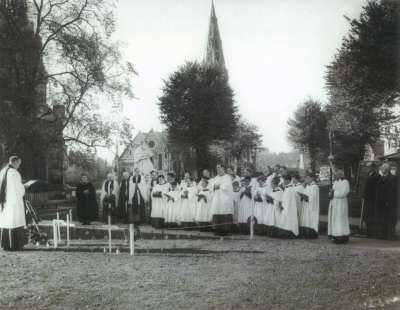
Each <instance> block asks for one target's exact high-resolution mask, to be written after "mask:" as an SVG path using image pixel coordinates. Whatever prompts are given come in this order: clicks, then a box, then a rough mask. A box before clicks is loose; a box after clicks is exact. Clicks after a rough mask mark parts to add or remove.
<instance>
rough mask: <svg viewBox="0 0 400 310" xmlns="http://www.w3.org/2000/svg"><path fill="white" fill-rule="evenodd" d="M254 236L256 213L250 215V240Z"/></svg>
mask: <svg viewBox="0 0 400 310" xmlns="http://www.w3.org/2000/svg"><path fill="white" fill-rule="evenodd" d="M253 238H254V215H253V214H252V215H251V217H250V240H253Z"/></svg>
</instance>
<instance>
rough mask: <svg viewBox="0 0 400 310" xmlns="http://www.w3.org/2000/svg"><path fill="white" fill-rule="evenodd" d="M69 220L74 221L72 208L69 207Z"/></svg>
mask: <svg viewBox="0 0 400 310" xmlns="http://www.w3.org/2000/svg"><path fill="white" fill-rule="evenodd" d="M69 220H70V221H71V222H72V209H69Z"/></svg>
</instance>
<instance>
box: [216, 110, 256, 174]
mask: <svg viewBox="0 0 400 310" xmlns="http://www.w3.org/2000/svg"><path fill="white" fill-rule="evenodd" d="M261 138H262V135H261V134H260V133H259V132H258V127H257V126H256V125H254V124H251V123H249V122H247V121H245V120H243V119H242V118H239V120H238V123H237V126H236V129H235V132H234V134H233V136H232V137H231V138H230V139H229V140H225V141H220V142H219V143H217V144H216V147H214V148H213V149H214V152H215V154H216V156H218V157H220V158H222V159H223V160H224V161H225V162H228V163H230V164H233V165H234V166H236V167H239V166H240V167H241V166H245V165H246V164H248V163H249V162H251V161H252V160H253V159H254V158H253V156H255V152H257V151H258V150H261V145H262V140H261Z"/></svg>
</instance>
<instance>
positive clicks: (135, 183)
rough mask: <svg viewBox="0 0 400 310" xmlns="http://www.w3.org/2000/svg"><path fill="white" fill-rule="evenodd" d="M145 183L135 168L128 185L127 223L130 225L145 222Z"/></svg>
mask: <svg viewBox="0 0 400 310" xmlns="http://www.w3.org/2000/svg"><path fill="white" fill-rule="evenodd" d="M145 183H146V182H145V180H144V179H143V178H142V176H141V175H140V173H139V169H137V168H136V169H135V172H134V174H133V175H132V176H131V177H130V183H129V204H128V223H130V224H131V223H133V224H140V223H143V222H144V220H145V214H146V210H145V199H146V198H147V197H146V184H145Z"/></svg>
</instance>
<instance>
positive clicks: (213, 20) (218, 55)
mask: <svg viewBox="0 0 400 310" xmlns="http://www.w3.org/2000/svg"><path fill="white" fill-rule="evenodd" d="M204 61H205V63H206V64H207V65H210V66H218V67H220V68H222V69H223V70H225V71H226V67H225V59H224V52H223V49H222V40H221V35H220V33H219V28H218V19H217V15H216V14H215V7H214V1H212V3H211V16H210V26H209V30H208V39H207V53H206V58H205V60H204Z"/></svg>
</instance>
